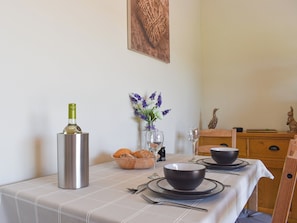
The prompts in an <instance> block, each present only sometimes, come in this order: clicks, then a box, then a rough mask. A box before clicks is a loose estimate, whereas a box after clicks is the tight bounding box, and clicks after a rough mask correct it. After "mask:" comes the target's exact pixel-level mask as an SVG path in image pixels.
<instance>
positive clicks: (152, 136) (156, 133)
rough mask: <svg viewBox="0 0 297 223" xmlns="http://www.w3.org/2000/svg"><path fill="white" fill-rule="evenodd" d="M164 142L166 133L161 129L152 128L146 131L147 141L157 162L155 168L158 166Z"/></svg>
mask: <svg viewBox="0 0 297 223" xmlns="http://www.w3.org/2000/svg"><path fill="white" fill-rule="evenodd" d="M163 142H164V134H163V132H162V131H160V130H152V131H148V132H147V133H146V143H147V145H148V148H149V150H150V151H152V152H153V153H154V156H155V162H154V169H155V168H156V162H157V156H158V152H159V150H160V149H161V147H162V145H163Z"/></svg>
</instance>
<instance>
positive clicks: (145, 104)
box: [142, 99, 147, 108]
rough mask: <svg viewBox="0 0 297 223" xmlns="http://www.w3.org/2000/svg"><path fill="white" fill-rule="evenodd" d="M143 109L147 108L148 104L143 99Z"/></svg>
mask: <svg viewBox="0 0 297 223" xmlns="http://www.w3.org/2000/svg"><path fill="white" fill-rule="evenodd" d="M142 107H144V108H146V107H147V103H146V100H144V99H143V101H142Z"/></svg>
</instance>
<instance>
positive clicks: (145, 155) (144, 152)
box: [132, 149, 154, 158]
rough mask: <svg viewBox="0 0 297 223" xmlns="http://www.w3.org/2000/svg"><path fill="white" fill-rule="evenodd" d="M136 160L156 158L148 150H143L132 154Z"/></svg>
mask: <svg viewBox="0 0 297 223" xmlns="http://www.w3.org/2000/svg"><path fill="white" fill-rule="evenodd" d="M132 155H133V156H135V157H136V158H154V154H153V153H151V152H150V151H148V150H145V149H141V150H138V151H136V152H134V153H133V154H132Z"/></svg>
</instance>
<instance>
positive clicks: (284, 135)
mask: <svg viewBox="0 0 297 223" xmlns="http://www.w3.org/2000/svg"><path fill="white" fill-rule="evenodd" d="M294 135H297V132H276V133H275V132H269V133H267V132H259V133H258V132H257V133H255V132H237V137H240V138H257V137H261V138H294Z"/></svg>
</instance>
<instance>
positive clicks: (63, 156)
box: [57, 133, 89, 189]
mask: <svg viewBox="0 0 297 223" xmlns="http://www.w3.org/2000/svg"><path fill="white" fill-rule="evenodd" d="M57 140H58V151H57V152H58V187H60V188H63V189H79V188H82V187H87V186H88V185H89V133H82V134H63V133H58V134H57Z"/></svg>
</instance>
